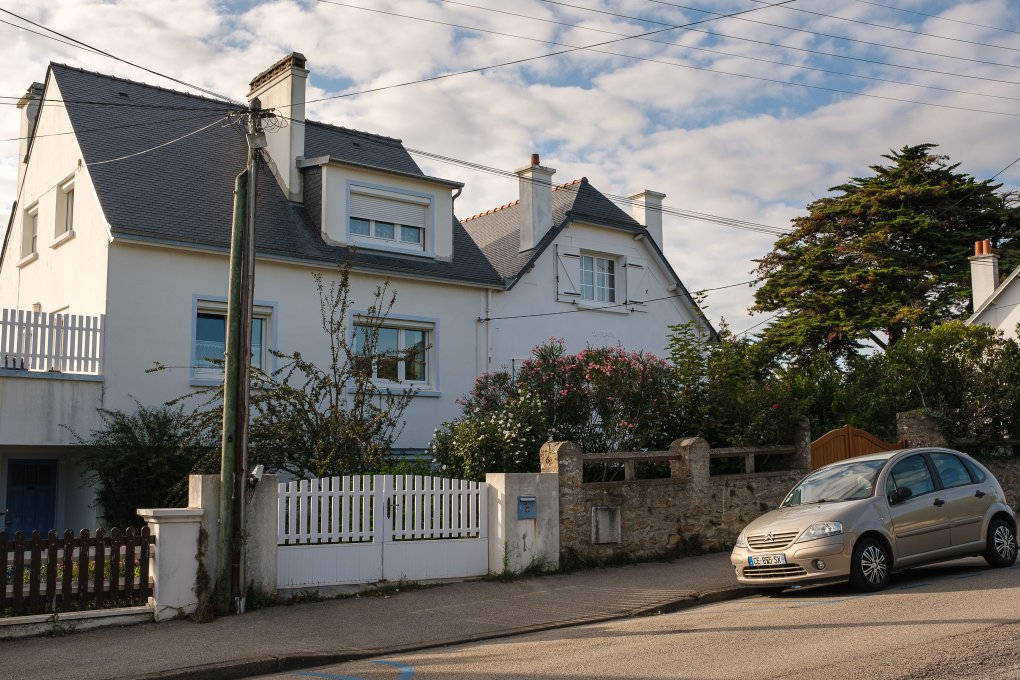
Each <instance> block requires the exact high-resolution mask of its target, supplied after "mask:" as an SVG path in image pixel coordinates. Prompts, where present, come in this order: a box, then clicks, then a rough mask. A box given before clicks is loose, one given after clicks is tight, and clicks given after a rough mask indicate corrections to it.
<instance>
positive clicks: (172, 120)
mask: <svg viewBox="0 0 1020 680" xmlns="http://www.w3.org/2000/svg"><path fill="white" fill-rule="evenodd" d="M219 113H223V112H222V111H220V112H219ZM209 117H210V114H205V115H203V116H186V117H184V118H161V119H159V120H147V121H143V122H140V123H124V124H122V125H109V126H106V127H97V128H85V129H83V130H70V131H68V132H50V133H47V134H44V135H29V136H27V137H7V138H5V139H0V142H18V141H21V140H25V139H40V138H43V137H63V136H65V135H83V134H87V133H91V132H106V131H109V130H123V129H126V128H135V127H148V126H150V125H160V126H162V125H166V124H167V123H180V122H187V121H192V120H204V119H206V118H209Z"/></svg>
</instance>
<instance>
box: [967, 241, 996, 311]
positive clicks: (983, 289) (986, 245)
mask: <svg viewBox="0 0 1020 680" xmlns="http://www.w3.org/2000/svg"><path fill="white" fill-rule="evenodd" d="M968 259H969V260H970V287H971V292H972V293H973V296H974V309H977V308H978V307H980V306H981V305H983V304H984V303H985V300H987V299H988V298H989V297H991V295H992V293H994V292H995V289H996V288H998V287H999V256H998V255H996V254H995V253H993V252H992V242H991V241H990V240H989V239H985V240H984V241H975V242H974V256H973V257H970V258H968Z"/></svg>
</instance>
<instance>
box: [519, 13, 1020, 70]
mask: <svg viewBox="0 0 1020 680" xmlns="http://www.w3.org/2000/svg"><path fill="white" fill-rule="evenodd" d="M645 1H646V2H653V3H655V4H657V5H668V6H670V7H676V8H678V9H685V10H689V11H693V12H702V13H706V14H712V15H716V14H717V13H716V12H712V11H711V10H706V9H698V8H697V7H688V6H686V5H678V4H676V3H673V2H666V0H645ZM752 1H756V0H752ZM539 2H547V3H550V4H553V5H564V6H566V7H572V8H574V9H580V10H586V11H589V12H597V13H599V14H613V13H612V12H606V11H605V10H597V9H591V8H588V7H580V6H576V5H569V4H567V3H565V2H561V1H560V0H539ZM773 6H774V5H768V6H767V7H773ZM767 7H762V8H761V9H767ZM614 16H626V15H614ZM630 18H632V19H633V18H634V17H630ZM717 18H721V17H717ZM833 18H839V17H833ZM737 20H738V21H747V22H750V23H752V24H759V25H761V26H768V27H770V28H781V29H783V30H786V31H794V32H795V33H807V34H810V35H814V36H817V37H820V38H832V39H834V40H845V41H847V42H852V43H857V44H858V45H867V46H869V47H881V48H882V49H886V50H898V51H900V52H910V53H912V54H923V55H925V56H929V57H942V58H944V59H956V60H958V61H966V62H971V63H974V64H985V65H987V66H1000V67H1003V68H1020V66H1018V65H1015V64H1000V63H998V62H994V61H985V60H983V59H971V58H969V57H958V56H956V55H953V54H942V53H940V52H928V51H926V50H918V49H913V48H911V47H900V46H898V45H886V44H883V43H876V42H869V41H867V40H858V39H857V38H848V37H846V36H843V35H834V34H831V33H819V32H817V31H809V30H807V29H805V28H796V27H794V26H784V25H782V24H771V23H768V22H767V21H758V20H757V19H745V18H742V17H737ZM639 21H644V22H645V23H649V24H657V23H661V22H658V21H653V20H651V19H639ZM931 37H939V36H931ZM949 39H950V40H951V39H952V38H949ZM961 42H966V41H961ZM989 47H998V46H997V45H989ZM1007 49H1011V50H1015V49H1017V48H1012V47H1011V48H1007ZM1018 51H1020V50H1018Z"/></svg>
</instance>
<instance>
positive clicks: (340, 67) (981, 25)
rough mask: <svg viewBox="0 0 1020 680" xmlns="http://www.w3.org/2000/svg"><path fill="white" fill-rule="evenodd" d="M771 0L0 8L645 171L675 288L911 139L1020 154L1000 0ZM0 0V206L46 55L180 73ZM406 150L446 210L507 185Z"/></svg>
mask: <svg viewBox="0 0 1020 680" xmlns="http://www.w3.org/2000/svg"><path fill="white" fill-rule="evenodd" d="M779 1H780V0H767V1H765V0H677V1H676V2H665V1H664V0H557V1H555V2H554V1H552V0H514V1H513V2H508V1H506V0H503V1H500V0H465V1H464V2H460V1H457V2H454V1H452V0H403V1H396V0H356V1H353V2H343V1H341V0H336V1H335V2H334V1H332V0H330V1H327V0H298V1H283V2H256V1H250V0H220V1H213V0H173V1H160V2H151V0H55V1H51V2H46V3H40V2H37V1H32V2H24V1H22V0H16V1H12V0H0V9H2V10H7V11H8V12H10V13H13V14H17V15H20V16H21V17H24V18H25V19H29V20H31V21H34V22H37V23H39V24H42V25H44V26H45V27H47V28H50V29H54V30H56V31H59V32H61V33H64V34H66V35H68V36H71V37H73V38H77V39H79V40H81V41H84V42H86V43H88V44H90V45H92V46H94V47H97V48H99V49H101V50H103V51H106V52H109V53H111V54H114V55H116V56H118V57H121V58H123V59H125V60H127V61H132V62H135V63H137V64H139V65H142V66H145V67H146V68H149V69H151V70H153V71H158V72H160V73H164V74H167V75H170V76H173V77H175V78H178V79H180V80H183V81H185V82H187V83H191V84H194V85H197V86H200V87H203V88H207V89H209V90H212V91H214V92H217V93H221V94H223V95H226V96H228V97H231V98H234V99H238V100H243V99H244V96H245V94H246V93H247V90H248V82H249V81H250V80H251V78H252V77H253V76H255V75H256V74H257V73H259V72H260V71H262V70H264V69H265V68H267V67H268V66H270V65H271V64H272V63H274V62H275V61H276V60H278V59H279V58H281V57H282V56H284V55H286V54H287V53H289V52H292V51H296V52H301V53H302V54H304V55H305V56H306V57H307V60H308V62H307V67H308V68H309V69H310V75H309V81H308V99H310V100H311V99H320V98H326V97H332V98H331V99H327V100H326V101H322V102H318V103H315V104H311V105H309V106H308V111H307V113H306V115H307V117H308V118H310V119H314V120H320V121H325V122H329V123H333V124H337V125H343V126H346V127H351V128H355V129H359V130H365V131H369V132H374V133H378V134H384V135H389V136H393V137H397V138H400V139H402V140H403V141H404V144H405V146H407V147H409V148H411V149H416V150H423V151H428V152H432V153H436V154H440V155H442V156H446V157H451V158H456V159H460V160H464V161H470V162H472V163H477V164H482V165H485V166H489V167H494V168H500V169H503V170H514V169H517V168H519V167H522V166H525V165H527V164H528V163H529V158H530V154H531V153H533V152H537V153H540V154H541V159H542V164H543V165H545V166H550V167H553V168H555V169H556V174H555V176H554V178H553V180H554V182H556V183H563V182H568V181H571V180H574V179H577V178H579V177H582V176H584V177H587V178H588V180H589V181H590V182H591V183H592V185H594V186H595V187H596V188H598V189H600V190H601V191H603V192H604V193H607V194H614V195H619V196H626V195H630V194H633V193H636V192H637V191H640V190H642V189H652V190H655V191H659V192H662V193H664V194H666V198H665V200H664V205H665V206H666V207H667V208H670V209H673V210H670V211H668V213H667V214H665V215H664V241H665V243H664V250H665V253H666V256H667V257H668V258H669V260H670V262H671V263H672V265H673V268H674V269H675V270H676V271H677V273H678V274H679V275H680V278H681V279H682V280H683V282H684V284H685V285H686V286H687V288H688V289H689V290H691V291H697V290H703V289H710V288H717V287H722V286H729V285H730V284H738V283H741V282H746V281H748V280H750V279H752V278H753V270H754V267H755V262H754V261H755V259H757V258H760V257H762V256H763V255H764V254H765V253H767V252H769V251H770V250H771V248H772V245H773V243H774V241H775V239H776V235H777V234H778V233H780V232H782V231H785V230H788V229H790V221H791V219H793V218H794V217H796V216H798V215H802V214H805V212H806V206H807V205H808V204H809V203H811V202H812V201H814V200H816V199H818V198H821V197H823V196H825V195H827V194H828V193H829V189H830V187H833V186H836V185H838V184H841V183H843V182H844V181H845V180H846V179H848V178H850V177H855V176H862V175H867V174H869V173H870V172H871V171H870V170H869V166H871V165H874V164H876V163H882V162H883V159H882V155H883V154H887V153H889V152H890V150H893V149H899V148H901V147H903V146H905V145H908V144H910V145H913V144H920V143H926V142H930V143H935V144H938V145H939V151H940V152H941V153H944V154H946V155H948V156H949V157H950V158H951V159H952V160H953V161H954V162H958V163H960V170H961V171H964V172H967V173H970V174H972V175H974V176H975V177H977V178H978V179H987V178H990V177H992V176H994V175H996V173H1001V174H999V175H998V181H1001V182H1003V183H1004V185H1005V186H1004V188H1006V189H1013V188H1017V187H1020V162H1018V163H1016V164H1015V165H1013V166H1011V167H1009V168H1008V169H1005V170H1004V168H1006V167H1007V166H1009V164H1010V163H1012V162H1014V161H1016V160H1017V159H1018V158H1020V136H1018V135H1017V134H1016V130H1017V129H1018V124H1020V12H1018V11H1017V10H1018V9H1020V2H1018V0H794V1H792V2H787V3H785V4H782V5H780V6H771V7H770V6H769V5H773V4H774V3H776V2H779ZM688 3H689V4H688ZM738 12H741V14H739V15H735V16H728V17H727V16H721V15H729V14H733V13H738ZM0 21H3V22H4V23H0V54H2V56H3V63H4V65H5V68H4V69H2V70H0V95H2V96H3V97H6V98H4V99H0V103H2V104H3V105H2V106H0V139H3V140H8V141H0V197H6V198H5V199H3V200H4V201H6V202H7V204H8V205H9V204H10V203H12V202H13V201H14V198H15V196H16V187H15V184H16V177H17V150H18V142H17V141H10V139H11V138H16V137H17V136H18V111H17V109H16V108H15V107H14V106H12V105H11V104H12V103H13V102H14V101H16V99H17V97H19V96H20V95H22V94H23V93H24V92H25V90H26V88H27V87H28V86H29V85H30V84H31V83H32V82H33V81H42V80H43V78H44V76H45V73H46V66H47V64H48V63H49V62H51V61H52V62H61V63H65V64H71V65H74V66H79V67H83V68H87V69H90V70H95V71H99V72H102V73H108V74H113V75H117V76H121V77H125V78H130V79H132V80H137V81H141V82H147V83H151V84H155V85H160V86H164V87H172V88H174V89H186V88H185V87H184V86H182V85H179V84H176V83H173V82H171V81H168V80H165V79H162V78H160V77H158V76H155V75H152V74H150V73H146V72H145V71H141V70H139V69H137V68H134V67H132V66H128V65H126V64H124V63H121V62H118V61H115V60H113V59H110V58H109V57H106V56H102V55H99V54H95V53H92V52H88V51H85V50H81V49H77V48H75V47H72V46H69V45H66V44H62V43H60V42H57V41H54V40H51V39H47V38H45V37H42V36H40V35H36V34H33V33H30V32H28V31H26V30H24V29H25V27H26V26H27V25H26V24H25V23H24V22H23V21H21V20H19V19H17V18H15V17H14V16H12V15H11V14H9V13H0ZM684 25H686V28H675V27H677V26H684ZM27 27H28V28H31V29H32V30H33V31H38V32H40V33H45V31H43V30H41V29H39V28H37V27H31V26H27ZM634 36H641V37H634ZM579 47H585V48H590V49H573V48H579ZM556 52H560V54H552V53H556ZM550 54H552V56H544V57H542V55H550ZM536 57H541V58H536ZM504 62H517V63H513V64H510V65H505V66H497V65H499V64H502V63H504ZM484 67H489V68H484ZM479 69H483V70H479ZM463 71H471V72H469V73H463V74H460V75H449V77H442V78H438V79H434V80H431V81H429V82H421V83H416V84H407V85H402V84H404V83H411V82H413V81H418V80H423V79H430V78H436V77H437V76H446V75H447V74H457V73H459V72H463ZM391 86H397V87H391ZM377 88H387V89H377ZM366 90H376V91H374V92H365V91H366ZM152 135H153V139H152V141H153V144H158V143H161V142H164V141H168V140H165V139H162V138H161V137H160V135H159V131H158V130H153V132H152ZM415 160H416V161H417V162H418V163H419V165H420V166H421V167H422V169H423V170H424V171H425V172H426V173H427V174H430V175H435V176H439V177H445V178H448V179H454V180H458V181H462V182H465V183H466V187H465V189H464V193H463V195H462V196H461V197H460V198H458V199H457V204H456V205H457V208H456V211H457V214H458V216H459V217H461V218H464V217H468V216H470V215H473V214H476V213H478V212H482V211H484V210H487V209H490V208H493V207H496V206H499V205H503V204H505V203H508V202H510V201H512V200H514V199H516V198H517V191H518V188H517V182H516V179H515V178H506V177H503V176H500V175H497V174H491V173H484V172H479V171H476V170H472V169H470V168H467V167H465V166H463V165H460V164H455V163H448V162H438V161H434V160H430V159H428V158H424V157H416V158H415ZM625 209H626V208H625ZM677 212H681V213H689V212H697V213H701V214H705V215H710V216H717V217H721V218H726V219H725V220H724V221H726V222H728V223H731V222H732V220H738V221H741V222H742V223H747V222H749V223H753V224H755V225H765V226H766V227H768V228H767V229H764V230H757V231H754V230H747V229H741V228H735V227H733V226H724V225H722V224H719V223H718V221H719V220H711V219H710V220H708V221H705V220H695V219H691V218H689V217H681V216H678V215H676V214H675V213H677ZM753 302H754V300H753V287H752V286H750V285H737V286H732V287H728V288H724V289H722V290H715V291H710V292H708V293H707V298H706V301H705V305H704V306H705V312H706V314H707V316H708V318H709V319H710V320H711V321H712V322H713V323H714V324H716V325H717V326H718V325H719V324H720V323H721V322H722V320H725V322H726V323H727V324H728V325H729V326H730V328H731V329H732V330H733V331H734V332H736V333H741V332H745V331H746V332H749V333H755V332H758V331H760V329H761V328H763V327H764V326H763V325H762V324H767V323H768V320H769V318H770V317H771V314H754V315H751V314H750V313H749V308H750V307H751V306H752V305H753Z"/></svg>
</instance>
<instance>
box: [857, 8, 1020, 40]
mask: <svg viewBox="0 0 1020 680" xmlns="http://www.w3.org/2000/svg"><path fill="white" fill-rule="evenodd" d="M854 1H855V2H859V3H861V4H862V5H872V6H873V7H882V8H884V9H891V10H893V11H895V12H904V13H906V14H916V15H918V16H922V17H928V18H929V19H938V20H939V21H948V22H951V23H954V24H963V25H964V26H976V27H977V28H987V29H989V30H991V31H1005V32H1006V33H1020V31H1014V30H1012V29H1009V28H1003V27H1002V26H989V25H988V24H977V23H974V22H973V21H963V20H962V19H950V18H949V17H941V16H939V15H937V14H928V13H927V12H918V11H917V10H912V9H905V8H903V7H896V6H894V5H883V4H882V3H880V2H871V1H870V0H854Z"/></svg>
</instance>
